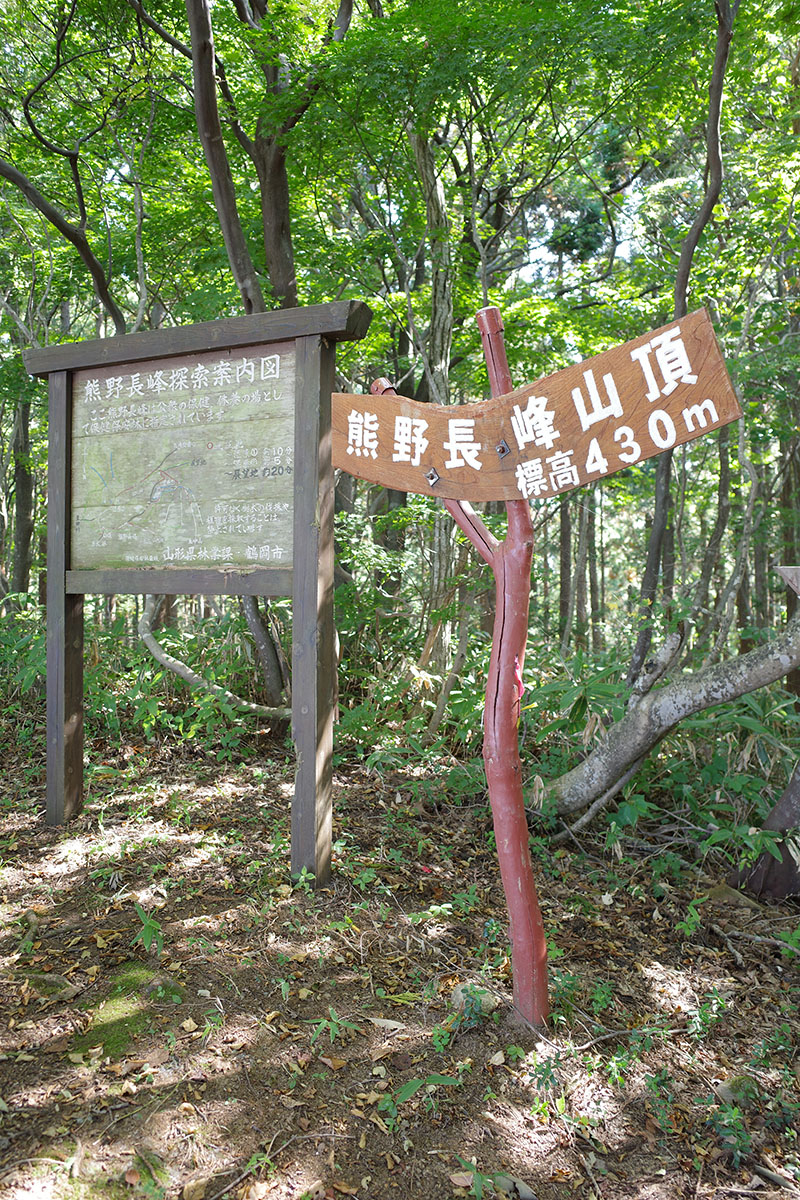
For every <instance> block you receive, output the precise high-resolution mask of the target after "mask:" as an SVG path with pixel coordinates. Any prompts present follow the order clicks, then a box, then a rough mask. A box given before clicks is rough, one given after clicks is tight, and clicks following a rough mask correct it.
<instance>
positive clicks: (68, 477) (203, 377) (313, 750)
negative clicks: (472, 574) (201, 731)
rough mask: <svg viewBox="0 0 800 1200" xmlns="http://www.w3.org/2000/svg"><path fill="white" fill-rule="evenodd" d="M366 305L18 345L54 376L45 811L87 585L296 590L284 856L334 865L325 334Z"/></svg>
mask: <svg viewBox="0 0 800 1200" xmlns="http://www.w3.org/2000/svg"><path fill="white" fill-rule="evenodd" d="M370 319H371V313H370V310H369V309H368V308H367V306H366V305H364V304H361V303H356V302H349V301H345V302H341V303H334V304H324V305H318V306H316V307H313V308H305V309H285V310H281V311H279V312H270V313H263V314H257V315H253V316H248V317H241V318H234V319H232V320H224V321H213V322H209V323H206V324H200V325H192V326H188V327H185V328H180V329H170V330H164V331H156V332H149V333H138V334H133V335H130V336H128V337H114V338H103V339H100V340H97V341H90V342H76V343H69V344H64V345H59V346H52V347H48V348H46V349H41V350H32V351H28V352H27V353H26V354H25V356H24V357H25V365H26V367H27V370H28V371H29V373H30V374H31V375H46V376H48V378H49V392H50V412H49V460H48V498H47V820H48V823H49V824H60V823H61V822H63V821H65V820H68V819H69V818H70V817H72V816H74V815H75V814H76V813H77V812H79V811H80V808H81V804H82V800H83V597H84V595H85V594H87V593H111V594H126V593H134V594H136V593H154V592H156V593H157V592H163V593H168V594H190V595H192V594H194V595H196V594H212V595H220V594H227V595H258V596H291V597H292V599H293V609H292V613H293V615H292V734H293V738H294V743H295V748H296V753H297V774H296V781H295V796H294V801H293V805H292V872H293V873H294V874H299V873H300V872H301V871H302V870H303V868H305V869H306V870H307V871H308V872H310V873H312V874H313V875H314V876H315V878H316V880H317V881H318V882H322V881H324V879H325V878H326V877H327V874H328V872H329V869H330V849H331V774H332V770H331V761H332V759H331V755H332V745H333V707H334V695H335V687H334V683H335V657H334V634H333V472H332V466H331V429H330V402H331V390H332V388H333V384H334V360H335V343H336V342H337V341H342V340H350V339H358V338H361V337H363V336H364V334H365V333H366V331H367V328H368V326H369V322H370Z"/></svg>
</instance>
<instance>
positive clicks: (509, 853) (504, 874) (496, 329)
mask: <svg viewBox="0 0 800 1200" xmlns="http://www.w3.org/2000/svg"><path fill="white" fill-rule="evenodd" d="M478 327H479V329H480V331H481V338H482V339H483V348H484V354H485V356H486V364H487V368H488V371H489V383H490V385H491V389H492V395H493V396H498V395H502V394H503V393H505V392H510V391H511V376H510V373H509V370H508V360H507V358H506V350H505V343H504V341H503V323H502V320H501V318H500V310H499V309H497V308H484V309H482V310H481V311H480V312H479V313H478ZM370 391H371V392H372V394H373V395H385V394H386V393H392V394H396V393H395V389H394V387H393V386H392V384H391V383H390V382H389V380H388V379H376V380H375V382H374V383H373V384H372V387H371V388H370ZM443 503H444V506H445V508H446V509H447V511H448V512H449V513H450V515H451V517H452V518H453V520H454V521H455V522H456V524H457V525H458V527H459V528H460V529H461V531H462V532H463V533H464V534H465V535H466V537H468V538H469V540H470V542H471V543H472V545H473V546H474V547H475V549H476V550H477V551H478V553H479V554H480V555H481V557H482V558H483V559H484V561H485V562H487V563H488V564H489V566H490V567H491V568H492V571H493V573H494V578H495V598H496V600H495V618H494V633H493V636H492V654H491V659H490V662H489V678H488V681H487V685H486V704H485V708H484V733H483V761H484V767H485V770H486V783H487V786H488V789H489V801H490V803H491V806H492V819H493V822H494V833H495V841H496V844H497V857H498V860H499V863H500V877H501V879H502V881H503V891H504V893H505V897H506V905H507V907H508V918H509V934H510V938H511V967H512V975H513V994H514V1007H515V1008H516V1009H517V1011H518V1012H519V1013H520V1014H521V1015H522V1016H523V1017H524V1018H525V1019H526V1020H527V1021H530V1022H531V1024H532V1025H543V1024H544V1023H545V1021H546V1020H547V1017H548V1014H549V1011H550V1005H549V1000H548V992H547V942H546V939H545V935H544V926H543V924H542V915H541V910H540V908H539V897H538V895H537V893H536V884H535V882H534V879H533V865H532V863H531V855H530V849H529V846H528V821H527V817H526V814H525V801H524V796H523V791H522V764H521V762H520V757H519V736H518V732H517V730H518V725H519V703H520V695H521V690H522V668H523V666H524V663H525V647H526V644H527V640H528V611H529V603H530V581H531V562H532V558H533V519H532V516H531V509H530V505H529V504H528V501H527V500H508V501H506V511H507V513H508V531H507V534H506V539H505V541H503V542H498V540H497V538H495V537H494V536H493V534H492V533H490V531H489V530H488V529H487V528H486V526H485V525H484V523H483V521H482V520H481V518H480V517H479V516H478V514H477V513H476V512H474V511H473V509H472V507H471V506H470V505H469V504H467V503H466V501H464V500H444V501H443Z"/></svg>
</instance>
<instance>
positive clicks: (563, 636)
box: [558, 496, 573, 653]
mask: <svg viewBox="0 0 800 1200" xmlns="http://www.w3.org/2000/svg"><path fill="white" fill-rule="evenodd" d="M558 512H559V518H560V520H559V537H558V549H559V554H558V564H559V573H558V638H559V641H560V643H561V649H562V653H563V652H564V650H565V649H566V647H567V646H568V645H569V634H570V624H571V621H572V595H573V592H572V511H571V509H570V502H569V496H562V497H561V499H560V500H559V502H558Z"/></svg>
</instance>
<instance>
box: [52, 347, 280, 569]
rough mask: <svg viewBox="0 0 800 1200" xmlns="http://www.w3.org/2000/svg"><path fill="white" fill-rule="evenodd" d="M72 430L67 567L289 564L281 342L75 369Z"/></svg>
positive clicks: (256, 565)
mask: <svg viewBox="0 0 800 1200" xmlns="http://www.w3.org/2000/svg"><path fill="white" fill-rule="evenodd" d="M72 429H73V439H72V490H73V500H72V553H71V565H72V567H73V569H81V568H92V567H95V566H100V565H102V566H105V567H134V566H137V567H140V566H170V567H171V566H187V565H192V566H206V567H225V568H229V567H239V568H240V567H248V566H250V567H265V566H280V567H286V566H289V565H291V559H292V519H293V517H292V514H293V474H294V351H293V348H290V347H288V346H287V347H275V346H270V347H269V348H268V349H265V348H264V347H253V348H245V349H243V350H238V351H230V352H227V353H225V354H220V353H219V352H216V353H214V352H208V353H205V354H201V355H198V356H196V357H193V358H192V359H191V360H190V361H188V362H187V360H186V359H172V360H166V361H163V360H161V361H158V360H157V361H155V362H152V363H146V362H145V363H137V364H136V370H126V369H125V368H122V369H120V368H119V367H115V368H113V369H112V368H98V369H95V370H94V371H80V372H76V373H75V377H74V383H73V414H72ZM132 435H133V436H132Z"/></svg>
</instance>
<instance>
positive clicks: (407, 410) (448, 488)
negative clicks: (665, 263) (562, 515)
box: [332, 309, 742, 501]
mask: <svg viewBox="0 0 800 1200" xmlns="http://www.w3.org/2000/svg"><path fill="white" fill-rule="evenodd" d="M332 402H333V411H332V425H333V462H334V466H336V467H339V468H341V469H342V470H345V471H348V472H350V474H352V475H357V476H358V477H359V478H361V479H366V480H369V481H371V482H373V483H380V484H383V485H384V487H389V488H394V489H395V490H397V491H404V492H418V493H421V494H423V495H429V496H440V497H442V498H443V499H454V500H471V501H476V500H519V499H520V497H523V498H525V499H546V498H548V497H551V496H557V495H559V494H560V493H561V492H565V491H569V490H570V489H572V488H576V487H580V486H581V485H582V484H586V483H592V482H593V481H594V480H596V479H600V478H602V477H603V476H605V475H611V474H613V473H614V472H615V471H621V470H622V469H623V468H625V467H630V466H633V464H634V463H637V462H641V461H643V460H644V459H646V458H651V457H652V456H653V455H656V454H660V453H661V452H662V451H663V450H669V449H672V448H673V447H674V446H680V445H682V444H683V443H684V442H689V441H692V440H693V439H694V438H697V437H700V436H701V435H702V434H704V433H710V432H712V431H713V430H714V429H719V428H721V427H722V426H723V425H727V424H728V422H730V421H734V420H736V419H737V417H740V416H741V415H742V413H741V408H740V407H739V402H738V400H737V399H736V395H735V393H734V390H733V387H732V385H731V382H730V379H729V378H728V372H727V370H726V367H725V363H724V360H723V358H722V354H721V353H720V349H719V346H718V345H717V339H716V336H715V334H714V329H713V326H712V324H711V321H710V319H709V317H708V314H707V313H706V311H705V310H704V309H701V310H699V311H698V312H694V313H692V314H690V315H689V316H687V317H685V318H683V319H682V320H680V321H673V322H672V323H671V324H669V325H665V326H663V327H662V328H661V329H657V330H656V331H655V332H654V333H649V334H645V335H644V336H643V337H639V338H635V339H634V340H633V341H631V342H626V343H625V344H624V345H622V346H616V347H614V349H612V350H607V351H605V352H604V353H603V354H598V355H596V357H594V358H591V359H587V360H586V361H585V362H582V363H580V364H579V365H578V366H574V367H567V368H566V369H565V370H563V371H558V372H556V374H555V375H548V376H547V377H545V378H544V379H539V380H537V382H536V383H533V384H529V385H527V386H526V387H522V388H518V389H517V390H516V391H514V392H510V393H509V394H508V395H505V396H498V397H497V398H496V399H493V400H487V401H484V402H482V403H477V404H467V405H452V406H442V405H433V404H420V403H418V402H417V401H414V400H409V399H406V398H405V397H404V396H396V395H384V396H380V395H378V396H357V395H348V394H344V393H334V395H333V401H332Z"/></svg>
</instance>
